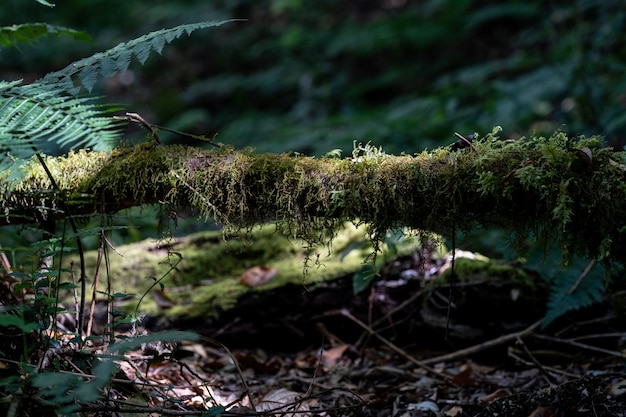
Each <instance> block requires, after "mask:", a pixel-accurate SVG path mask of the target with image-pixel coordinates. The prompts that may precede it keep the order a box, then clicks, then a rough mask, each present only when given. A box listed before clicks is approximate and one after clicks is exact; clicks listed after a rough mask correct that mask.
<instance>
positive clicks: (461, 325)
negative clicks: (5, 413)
mask: <svg viewBox="0 0 626 417" xmlns="http://www.w3.org/2000/svg"><path fill="white" fill-rule="evenodd" d="M424 256H425V255H424V253H421V254H415V255H414V256H413V257H411V256H408V257H404V258H403V259H398V260H396V261H395V262H394V263H393V265H392V266H391V269H390V270H389V271H388V272H389V273H387V274H386V276H385V279H381V280H380V281H377V282H375V283H374V285H372V287H371V290H369V292H368V291H365V292H364V293H362V294H359V295H357V296H354V295H353V294H352V283H351V278H346V279H345V280H339V281H336V282H334V283H333V284H332V285H330V286H328V287H324V288H317V289H314V290H310V291H309V290H307V289H305V288H304V287H297V288H291V289H289V288H283V289H280V290H279V291H277V292H276V293H275V294H274V295H268V294H264V295H263V298H262V299H253V298H251V299H250V300H247V301H244V302H243V303H242V304H241V305H240V306H238V307H237V309H235V310H234V311H233V312H231V313H230V314H229V315H226V316H225V317H224V318H223V320H222V321H220V322H219V323H213V324H211V325H207V323H203V322H201V321H196V322H194V323H175V324H174V323H170V324H169V325H167V326H165V327H164V325H163V324H161V329H164V328H170V327H171V326H175V327H176V328H179V329H186V330H187V329H191V330H193V331H196V332H198V333H200V334H202V335H203V336H202V337H201V339H200V341H196V342H186V343H182V344H180V345H178V346H177V347H176V348H175V349H173V350H170V349H169V348H168V347H163V346H156V347H155V346H151V347H146V348H144V350H143V351H141V352H134V353H133V354H128V355H126V361H123V362H121V369H122V371H123V372H122V373H120V374H119V375H118V376H119V377H120V378H118V379H116V381H117V383H116V384H113V386H112V388H111V389H110V392H109V393H108V394H109V395H108V396H109V399H110V400H112V399H115V398H116V397H118V400H123V401H124V402H126V403H127V404H128V402H130V400H129V394H128V393H127V392H128V390H127V389H126V390H124V389H122V388H123V387H125V386H127V385H129V384H130V385H132V386H134V389H135V390H136V393H135V395H134V397H133V403H135V404H137V409H136V410H135V411H137V412H138V411H142V410H144V412H146V413H147V414H145V415H155V416H156V415H202V416H218V415H221V416H231V415H233V416H235V415H236V416H256V415H259V416H261V415H262V416H345V417H348V416H375V417H379V416H380V417H382V416H393V417H421V416H450V417H454V416H481V417H482V416H485V417H487V416H490V417H491V416H493V417H495V416H510V417H518V416H519V417H531V416H532V417H540V416H543V417H546V416H626V406H625V405H624V404H626V360H625V359H626V353H625V352H626V350H624V349H625V347H626V323H624V320H623V311H622V310H619V308H616V307H615V306H616V304H619V299H620V298H621V299H622V300H623V297H624V294H623V292H622V293H619V292H613V293H612V295H611V296H610V297H607V298H606V300H605V302H603V303H598V304H597V305H594V306H593V307H591V308H588V309H585V310H583V311H577V312H574V313H572V314H567V315H566V316H565V317H562V318H561V319H558V320H557V321H555V322H554V323H552V324H551V325H550V326H549V327H547V328H545V329H543V328H542V327H541V318H542V314H543V313H542V309H544V308H545V300H544V302H543V303H542V302H541V300H542V297H545V295H546V294H545V290H544V289H541V288H539V289H536V290H534V291H533V293H532V294H530V293H528V292H527V291H526V293H525V295H526V296H527V297H518V295H516V294H517V291H519V288H515V287H514V286H512V285H511V284H510V283H507V282H504V281H499V280H495V281H494V280H489V279H484V276H483V277H477V278H476V279H474V280H470V281H463V282H459V283H457V285H456V286H455V287H453V288H452V291H451V289H450V286H449V285H447V284H445V283H442V285H440V286H436V285H435V286H430V287H425V286H424V285H423V280H419V279H414V278H415V277H417V276H418V275H420V276H422V278H423V276H424V274H425V273H428V271H429V270H430V271H431V272H432V277H431V278H432V279H436V277H437V276H438V274H439V272H440V271H441V270H443V269H445V268H446V267H447V266H446V265H443V264H441V263H439V264H434V263H432V264H429V260H428V259H427V254H426V259H424ZM420 257H421V258H420ZM418 258H420V259H421V261H418V260H417V259H418ZM418 263H419V264H420V265H421V266H420V268H419V270H414V269H412V268H414V267H415V265H416V264H418ZM412 270H413V272H411V271H412ZM522 293H524V290H523V289H522ZM450 294H452V300H456V301H453V302H452V303H449V302H448V300H449V299H450V298H449V296H450ZM523 295H524V294H523ZM272 297H274V298H272ZM622 308H623V307H622ZM618 310H619V311H620V312H616V311H618ZM157 353H158V354H157ZM146 358H149V359H150V361H149V362H148V361H147V360H146ZM148 363H149V364H148ZM110 404H113V403H110ZM126 407H127V408H126V411H129V409H128V406H126ZM111 409H115V407H113V408H111ZM149 413H154V414H149Z"/></svg>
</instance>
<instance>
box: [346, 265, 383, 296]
mask: <svg viewBox="0 0 626 417" xmlns="http://www.w3.org/2000/svg"><path fill="white" fill-rule="evenodd" d="M377 275H378V268H377V267H375V266H374V265H372V264H366V265H363V266H362V267H361V269H360V270H359V271H358V272H356V273H355V274H354V275H353V276H352V292H353V293H354V294H355V295H356V294H358V293H360V292H361V291H363V290H365V289H367V288H368V287H369V286H370V284H371V283H372V281H374V278H376V276H377Z"/></svg>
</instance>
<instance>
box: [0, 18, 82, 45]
mask: <svg viewBox="0 0 626 417" xmlns="http://www.w3.org/2000/svg"><path fill="white" fill-rule="evenodd" d="M48 35H55V36H61V35H65V36H70V37H72V38H73V39H74V40H77V41H87V42H93V39H92V38H91V36H89V35H88V34H87V33H85V32H81V31H79V30H74V29H70V28H66V27H63V26H55V25H48V24H46V23H25V24H23V25H12V26H3V27H0V46H17V44H20V43H21V44H26V45H28V44H31V43H33V42H35V41H37V40H39V38H42V37H44V36H48Z"/></svg>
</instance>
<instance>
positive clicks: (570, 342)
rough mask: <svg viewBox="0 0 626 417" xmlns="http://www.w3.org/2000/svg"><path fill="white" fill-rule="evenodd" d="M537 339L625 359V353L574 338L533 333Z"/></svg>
mask: <svg viewBox="0 0 626 417" xmlns="http://www.w3.org/2000/svg"><path fill="white" fill-rule="evenodd" d="M533 336H535V337H536V338H537V339H542V340H548V341H550V342H556V343H563V344H565V345H570V346H575V347H578V348H581V349H586V350H592V351H594V352H600V353H604V354H607V355H611V356H617V357H618V358H623V359H626V353H623V352H616V351H614V350H608V349H603V348H600V347H597V346H592V345H588V344H586V343H580V342H576V341H574V340H569V339H560V338H558V337H552V336H546V335H543V334H535V335H533Z"/></svg>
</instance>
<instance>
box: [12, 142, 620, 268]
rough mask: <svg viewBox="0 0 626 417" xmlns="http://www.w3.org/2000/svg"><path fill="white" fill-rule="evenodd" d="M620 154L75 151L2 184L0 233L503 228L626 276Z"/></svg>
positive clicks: (551, 150)
mask: <svg viewBox="0 0 626 417" xmlns="http://www.w3.org/2000/svg"><path fill="white" fill-rule="evenodd" d="M623 159H624V154H623V153H620V152H614V151H613V150H611V149H609V148H606V147H604V146H603V144H602V142H601V140H600V139H599V138H587V139H585V138H577V139H571V138H567V137H566V136H565V135H563V134H560V133H557V134H555V135H553V136H552V137H550V138H530V139H523V140H519V141H503V140H499V139H498V138H496V137H494V136H492V135H490V136H487V137H486V138H484V139H482V140H478V141H475V143H474V144H473V145H472V147H471V148H466V149H463V150H459V151H455V152H451V151H450V150H449V149H435V150H433V151H430V152H426V151H424V152H422V153H420V154H417V155H413V156H409V155H400V156H391V155H385V154H383V153H382V152H381V151H380V150H378V149H375V148H371V147H364V148H362V149H361V152H360V153H358V154H355V155H353V156H352V157H351V158H343V159H340V158H313V157H305V156H301V155H288V154H256V153H254V152H253V151H250V150H244V151H238V150H234V149H231V148H226V147H224V148H221V149H219V150H203V149H199V148H193V147H183V146H155V145H152V144H142V145H139V146H136V147H128V148H120V149H117V150H116V151H114V152H113V153H112V154H110V155H105V154H102V153H95V152H87V151H79V152H77V153H71V154H69V155H67V156H64V157H59V158H48V159H47V161H48V162H47V163H48V165H49V167H50V169H51V171H52V173H53V175H54V176H55V178H56V180H57V182H58V184H59V188H60V189H61V192H58V191H57V190H54V189H53V188H52V187H51V185H50V182H49V181H48V180H47V178H46V176H45V175H44V173H43V170H42V169H41V168H40V167H38V166H37V165H36V164H31V165H29V166H28V170H27V172H26V174H25V175H24V177H23V178H22V179H21V180H19V181H11V180H8V179H7V180H4V181H3V182H2V183H1V186H0V187H1V188H0V189H1V191H2V194H1V195H2V206H3V208H4V211H3V212H2V213H1V214H2V217H1V218H0V224H9V223H12V224H17V223H30V222H36V221H41V220H42V219H59V218H62V217H64V216H67V215H68V213H70V214H72V215H84V214H96V213H113V212H115V211H118V210H120V209H123V208H127V207H131V206H136V205H144V204H163V203H165V204H171V205H174V206H178V207H186V208H190V209H193V210H196V211H197V212H198V213H199V214H200V215H202V216H205V217H206V218H211V217H213V218H216V219H217V220H219V221H221V222H223V223H224V224H226V225H234V226H235V227H250V226H252V225H255V224H259V223H263V222H267V221H270V220H271V221H276V222H278V223H280V224H282V225H284V226H286V227H288V228H289V230H290V232H291V233H292V234H293V235H294V236H299V237H303V238H305V239H306V240H309V241H315V240H318V241H319V240H324V239H326V237H325V236H326V235H325V233H324V232H325V231H328V232H329V233H332V230H333V228H334V227H335V226H336V225H337V224H339V223H341V222H343V221H346V220H347V221H354V222H358V223H366V224H369V225H370V226H371V228H372V231H373V233H374V235H375V236H376V235H378V236H380V235H381V234H382V233H383V232H384V231H386V230H388V229H389V228H393V227H408V228H411V229H417V230H421V231H427V232H435V233H440V234H449V233H451V232H452V231H455V230H469V229H471V228H473V227H476V226H484V227H492V226H498V227H502V228H504V229H506V230H509V231H510V232H511V234H512V236H513V237H514V238H515V237H517V236H523V237H526V236H527V235H528V234H529V233H531V234H533V235H534V236H536V237H537V238H538V239H546V240H556V241H558V242H559V243H560V244H561V245H562V247H563V249H564V254H565V256H566V258H567V257H568V256H570V255H573V254H576V255H582V256H589V257H596V258H599V259H604V260H616V261H619V262H623V261H624V258H626V251H625V250H624V237H625V236H624V233H625V229H626V228H624V227H623V225H624V224H626V204H625V203H624V196H625V195H626V193H625V191H626V186H625V185H624V174H625V171H626V166H624V164H623V163H622V162H623Z"/></svg>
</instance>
